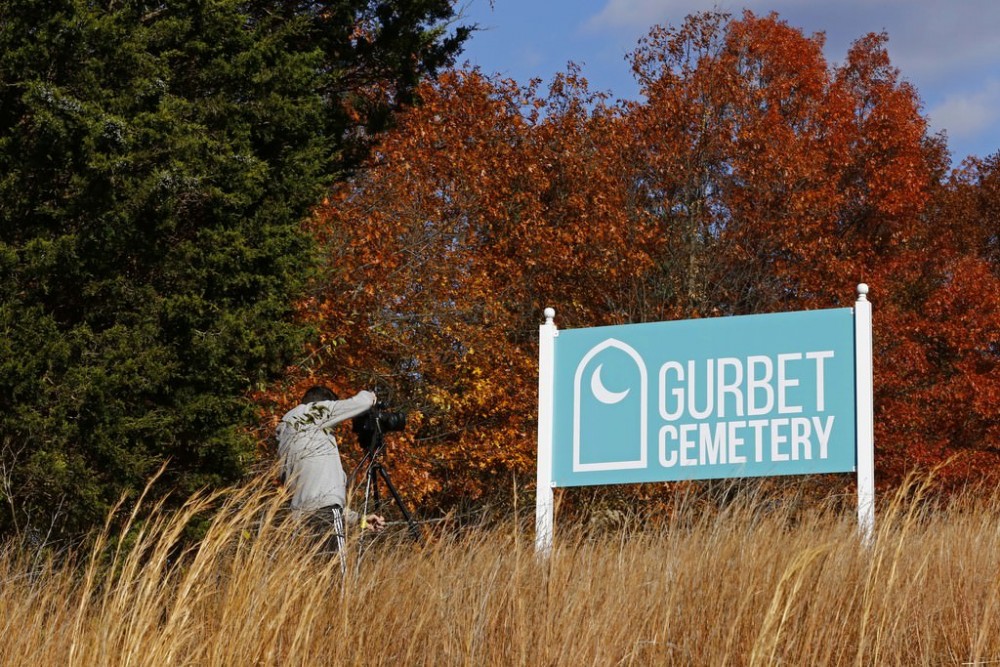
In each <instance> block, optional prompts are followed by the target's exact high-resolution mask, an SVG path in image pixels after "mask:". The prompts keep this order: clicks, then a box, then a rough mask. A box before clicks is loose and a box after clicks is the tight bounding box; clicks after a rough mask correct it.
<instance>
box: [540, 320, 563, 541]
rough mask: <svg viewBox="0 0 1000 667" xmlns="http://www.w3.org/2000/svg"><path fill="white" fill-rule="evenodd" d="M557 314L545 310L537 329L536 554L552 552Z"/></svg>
mask: <svg viewBox="0 0 1000 667" xmlns="http://www.w3.org/2000/svg"><path fill="white" fill-rule="evenodd" d="M555 316H556V311H555V310H553V309H552V308H546V309H545V324H543V325H541V326H540V327H538V473H537V475H536V479H537V491H536V496H535V498H536V500H535V551H536V552H538V553H541V554H545V555H548V553H549V550H550V549H551V548H552V513H553V508H552V502H553V498H552V426H553V424H552V420H553V415H554V413H555V404H554V400H555V365H556V336H558V335H559V331H558V329H556V325H555V322H554V320H555Z"/></svg>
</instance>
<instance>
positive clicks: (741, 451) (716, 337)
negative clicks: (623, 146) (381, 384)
mask: <svg viewBox="0 0 1000 667" xmlns="http://www.w3.org/2000/svg"><path fill="white" fill-rule="evenodd" d="M867 294H868V286H867V285H864V284H862V285H858V299H857V302H856V303H855V306H854V308H853V309H851V308H840V309H832V310H815V311H800V312H793V313H773V314H768V315H748V316H737V317H722V318H712V319H702V320H685V321H678V322H653V323H646V324H632V325H623V326H611V327H595V328H590V329H571V330H567V331H565V332H563V335H562V336H560V335H559V331H558V329H557V328H556V325H555V322H554V318H555V311H554V310H553V309H552V308H546V309H545V323H544V324H542V325H541V326H540V327H539V352H538V360H539V364H538V472H537V500H536V511H535V529H536V537H535V547H536V551H538V552H539V553H545V554H547V553H549V551H550V549H551V547H552V537H553V492H552V489H553V487H555V486H582V485H594V484H623V483H638V482H658V481H675V480H693V479H725V478H734V477H765V476H774V475H800V474H816V473H838V472H856V473H857V479H858V526H859V533H860V535H861V537H862V540H863V541H864V542H865V543H866V544H869V543H870V542H871V539H872V536H873V533H874V527H875V510H874V507H875V491H874V488H875V485H874V477H875V475H874V469H875V466H874V441H873V419H874V418H873V408H872V400H873V390H872V314H871V313H872V311H871V303H869V301H868V298H867Z"/></svg>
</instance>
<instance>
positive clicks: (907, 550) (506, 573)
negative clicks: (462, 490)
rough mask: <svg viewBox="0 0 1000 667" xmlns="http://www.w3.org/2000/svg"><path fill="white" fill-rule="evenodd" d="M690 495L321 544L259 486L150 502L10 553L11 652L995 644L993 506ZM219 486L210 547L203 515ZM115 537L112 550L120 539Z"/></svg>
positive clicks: (915, 498) (471, 658) (432, 652)
mask: <svg viewBox="0 0 1000 667" xmlns="http://www.w3.org/2000/svg"><path fill="white" fill-rule="evenodd" d="M919 495H920V494H919V493H917V494H908V495H905V496H904V495H901V496H900V497H899V498H898V499H897V500H896V501H895V502H893V503H892V505H891V507H887V508H884V509H883V511H882V513H881V514H880V516H879V530H878V535H877V537H876V539H875V542H874V544H873V545H872V546H871V547H870V548H865V547H864V546H863V545H861V544H860V543H859V540H858V539H857V535H856V525H855V521H854V519H853V517H851V516H843V515H838V514H837V513H836V512H834V511H830V510H823V509H813V510H808V511H805V512H801V511H797V512H792V511H791V510H785V509H780V508H778V509H776V508H774V507H770V508H769V509H767V510H766V511H765V510H762V509H760V508H761V507H762V506H766V504H763V505H762V504H761V503H757V502H753V501H752V500H750V501H746V502H737V503H735V504H730V505H728V506H727V507H726V508H725V509H724V510H721V511H720V510H717V509H716V510H711V511H709V510H701V509H697V508H696V506H695V505H693V504H692V505H688V506H686V507H682V508H681V509H679V510H678V511H677V512H676V513H675V514H674V515H673V516H672V517H671V518H670V519H669V520H668V521H666V522H665V525H664V526H663V527H662V528H657V529H655V530H653V529H645V530H644V529H642V528H641V527H639V526H637V525H632V526H630V527H629V528H626V529H624V530H618V531H605V532H603V533H601V534H599V535H595V534H594V533H586V532H584V531H583V530H576V531H574V530H571V529H568V528H567V527H565V526H559V528H558V530H559V532H557V534H556V541H555V547H554V550H553V552H552V554H551V557H549V558H548V559H539V558H537V557H536V555H535V553H534V545H533V539H532V532H531V530H530V528H528V529H526V528H525V526H524V522H519V521H516V520H514V519H512V520H511V522H510V525H509V526H507V527H501V528H496V527H494V528H489V529H486V528H482V529H473V530H466V531H462V532H459V531H452V532H449V531H443V532H444V533H445V534H443V535H439V536H437V537H436V538H435V539H434V540H432V541H431V542H430V544H428V545H426V546H423V547H416V546H413V545H412V544H409V543H407V542H405V541H403V540H400V541H398V542H395V541H392V540H388V541H386V540H384V539H383V540H382V541H381V542H377V543H376V544H374V545H369V546H368V547H367V549H366V550H365V551H364V552H363V553H361V549H360V545H359V544H358V543H356V542H355V543H354V544H353V545H352V546H351V549H350V551H349V557H348V572H347V575H346V577H344V576H342V574H341V571H340V565H339V562H338V560H337V559H335V558H333V559H331V558H329V557H325V556H323V555H321V554H318V553H316V550H315V549H312V550H311V551H310V542H309V541H308V540H306V539H305V538H304V537H301V536H300V532H301V531H298V526H297V525H296V524H295V522H294V520H293V519H290V518H288V517H285V516H284V515H283V513H282V512H281V511H280V508H281V506H282V502H283V499H281V498H280V497H277V496H276V495H275V494H273V493H271V492H268V491H266V490H264V489H263V487H260V488H254V489H247V490H243V491H241V492H234V493H232V494H230V495H228V496H224V497H222V498H221V499H220V498H219V497H217V498H214V499H211V498H205V499H201V500H193V501H191V502H190V503H189V504H188V505H187V506H186V507H185V508H184V510H183V511H182V512H179V513H173V514H168V513H165V512H163V511H153V512H152V513H151V517H150V518H148V519H147V520H146V521H145V522H144V523H143V524H142V528H141V529H140V528H139V524H138V523H137V524H136V527H135V528H134V529H133V531H132V539H131V541H130V542H129V543H128V545H127V546H122V547H120V548H117V552H116V547H115V545H114V544H108V543H107V539H105V540H104V543H103V544H99V545H98V547H99V549H97V550H95V551H94V553H95V554H97V553H100V554H102V556H101V557H97V556H95V557H90V558H89V559H85V560H84V561H83V562H78V563H77V564H75V565H73V564H71V563H68V562H65V561H64V560H60V561H58V562H56V561H54V560H51V559H48V558H46V557H44V556H43V555H42V553H41V552H34V551H32V550H31V549H29V548H27V547H25V546H24V545H23V544H19V543H11V544H8V545H7V546H6V547H4V549H3V551H2V552H0V582H2V592H0V628H2V633H0V664H3V665H32V666H34V665H278V664H281V665H649V664H653V665H660V664H666V665H672V664H676V665H729V664H732V665H744V664H748V665H774V664H793V665H884V664H899V665H931V664H933V665H940V664H954V665H960V664H989V663H991V662H993V663H995V662H997V661H1000V613H998V612H1000V521H998V519H1000V503H998V502H997V501H996V500H983V501H975V500H969V499H966V500H967V501H968V502H965V503H964V504H961V505H960V506H952V507H950V508H946V509H931V508H930V506H929V505H928V504H927V503H925V502H923V501H922V500H921V499H920V497H919ZM220 501H221V502H224V503H225V509H224V511H222V512H219V513H218V514H217V515H216V519H215V520H214V522H213V523H212V525H211V528H210V529H209V531H208V534H207V536H206V537H205V539H204V540H203V541H202V542H201V544H200V545H199V546H198V547H197V548H192V549H189V550H187V551H185V552H183V553H181V552H179V551H178V544H179V542H178V540H179V539H180V535H181V533H182V531H183V528H184V526H185V524H186V523H187V522H188V521H189V519H190V517H192V516H194V515H196V514H197V513H198V512H200V511H202V510H203V509H204V507H206V506H207V505H209V504H211V503H213V502H214V503H217V502H220ZM112 554H113V555H112Z"/></svg>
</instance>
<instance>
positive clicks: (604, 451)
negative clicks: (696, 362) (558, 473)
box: [573, 338, 649, 472]
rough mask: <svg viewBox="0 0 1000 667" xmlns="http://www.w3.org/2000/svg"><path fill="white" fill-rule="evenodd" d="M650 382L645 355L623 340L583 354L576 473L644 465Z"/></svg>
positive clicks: (576, 388)
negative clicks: (643, 356)
mask: <svg viewBox="0 0 1000 667" xmlns="http://www.w3.org/2000/svg"><path fill="white" fill-rule="evenodd" d="M648 378H649V374H648V372H647V370H646V363H645V361H643V359H642V356H641V355H640V354H639V353H638V352H637V351H636V350H635V348H633V347H632V346H630V345H628V344H626V343H623V342H622V341H620V340H616V339H614V338H609V339H607V340H605V341H603V342H601V343H599V344H597V345H595V346H594V347H593V348H591V349H590V351H588V352H587V354H585V355H584V356H583V358H582V359H581V360H580V363H579V364H578V365H577V367H576V373H575V375H574V381H573V472H587V471H597V470H626V469H634V468H645V467H646V464H647V451H648V448H647V444H648V433H649V428H648V427H649V408H648V405H649V401H648V398H649V379H648Z"/></svg>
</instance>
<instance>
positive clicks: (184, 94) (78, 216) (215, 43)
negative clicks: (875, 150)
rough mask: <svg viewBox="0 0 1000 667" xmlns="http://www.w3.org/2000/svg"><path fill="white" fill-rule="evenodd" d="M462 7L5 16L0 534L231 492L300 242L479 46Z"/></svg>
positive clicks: (101, 6) (284, 320)
mask: <svg viewBox="0 0 1000 667" xmlns="http://www.w3.org/2000/svg"><path fill="white" fill-rule="evenodd" d="M452 19H453V7H452V0H409V1H407V0H391V1H383V2H372V1H370V0H333V1H328V2H280V1H264V0H256V1H246V2H239V1H237V0H164V1H162V2H140V1H132V0H121V1H114V0H109V1H103V2H94V1H93V0H51V1H49V2H42V3H39V2H35V1H33V0H32V1H26V0H0V463H2V465H0V532H8V533H9V532H12V531H18V532H24V531H34V532H38V531H44V533H43V534H50V535H60V534H73V533H76V532H79V531H80V530H83V529H86V528H87V527H89V526H91V525H93V523H94V522H95V521H98V520H100V519H101V518H102V517H103V516H104V514H105V513H106V511H107V510H108V508H109V507H110V505H111V504H112V503H113V502H114V501H115V500H116V499H117V498H118V496H119V495H120V494H121V493H122V492H123V491H127V490H131V489H137V488H141V486H142V485H143V484H144V483H145V480H146V479H147V478H148V476H149V475H150V474H151V473H152V472H155V470H156V469H157V468H158V467H159V465H160V464H161V463H162V462H163V461H165V460H169V466H168V472H167V475H166V477H165V478H164V480H165V481H164V487H165V488H169V490H171V491H172V492H173V493H174V494H175V495H176V496H178V497H183V496H184V495H186V494H187V493H188V492H190V491H192V490H194V489H196V488H199V487H202V486H205V485H213V484H218V483H223V482H228V481H232V480H234V479H237V478H238V476H239V475H240V474H242V473H243V472H244V471H245V468H246V465H247V463H248V462H249V459H250V456H251V455H252V443H251V442H249V439H248V437H247V436H246V435H245V430H244V429H243V427H244V426H246V425H247V424H248V423H249V422H250V421H251V420H252V412H251V409H250V407H249V405H248V403H247V401H246V399H245V397H246V394H247V392H248V390H249V389H251V388H253V387H256V386H258V385H260V384H261V383H263V382H266V381H267V380H268V379H270V378H273V377H274V376H275V375H276V374H277V373H278V372H279V371H280V370H281V369H282V368H284V367H285V366H286V365H287V363H288V362H289V360H290V359H292V358H293V356H294V355H295V353H296V352H297V351H298V350H299V349H301V344H302V342H303V336H304V332H303V331H302V330H301V328H300V327H299V326H298V325H296V324H295V323H294V322H293V321H292V317H291V315H292V305H293V301H294V299H295V298H296V297H297V296H299V295H301V290H302V288H303V285H304V283H305V281H306V280H307V279H308V276H309V273H310V269H311V267H312V266H313V265H314V254H313V252H312V248H311V244H310V242H309V240H308V238H307V236H306V235H305V234H304V233H303V231H302V229H301V222H302V220H303V219H304V218H305V217H306V216H307V215H308V214H309V212H310V210H311V209H312V207H313V206H315V205H316V204H317V203H318V201H319V199H320V198H321V197H322V194H323V192H324V191H325V189H326V188H327V187H329V185H330V184H331V182H332V181H333V180H335V179H338V178H342V177H344V176H345V175H346V174H348V173H349V172H350V170H351V168H352V167H353V166H354V165H356V164H357V163H358V161H359V160H360V159H361V158H362V157H363V156H364V154H365V152H366V149H367V147H368V144H369V141H370V139H371V137H372V136H374V134H375V133H376V132H377V131H378V130H380V129H382V128H383V127H384V126H385V124H386V122H387V120H388V119H389V118H390V117H391V112H392V111H393V110H394V109H395V108H397V107H398V105H400V104H402V103H406V102H408V101H410V97H411V95H412V90H413V88H414V86H415V85H416V83H417V82H419V80H420V79H421V78H422V77H423V76H425V75H428V74H433V73H435V72H436V71H437V69H438V68H440V67H442V66H444V65H447V64H449V63H450V62H451V60H452V58H453V57H454V55H455V54H456V53H457V52H458V50H459V48H460V46H461V43H462V41H463V40H464V39H465V37H466V36H467V34H468V30H467V29H466V28H457V29H454V30H453V29H451V28H450V27H449V22H450V21H451V20H452Z"/></svg>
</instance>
